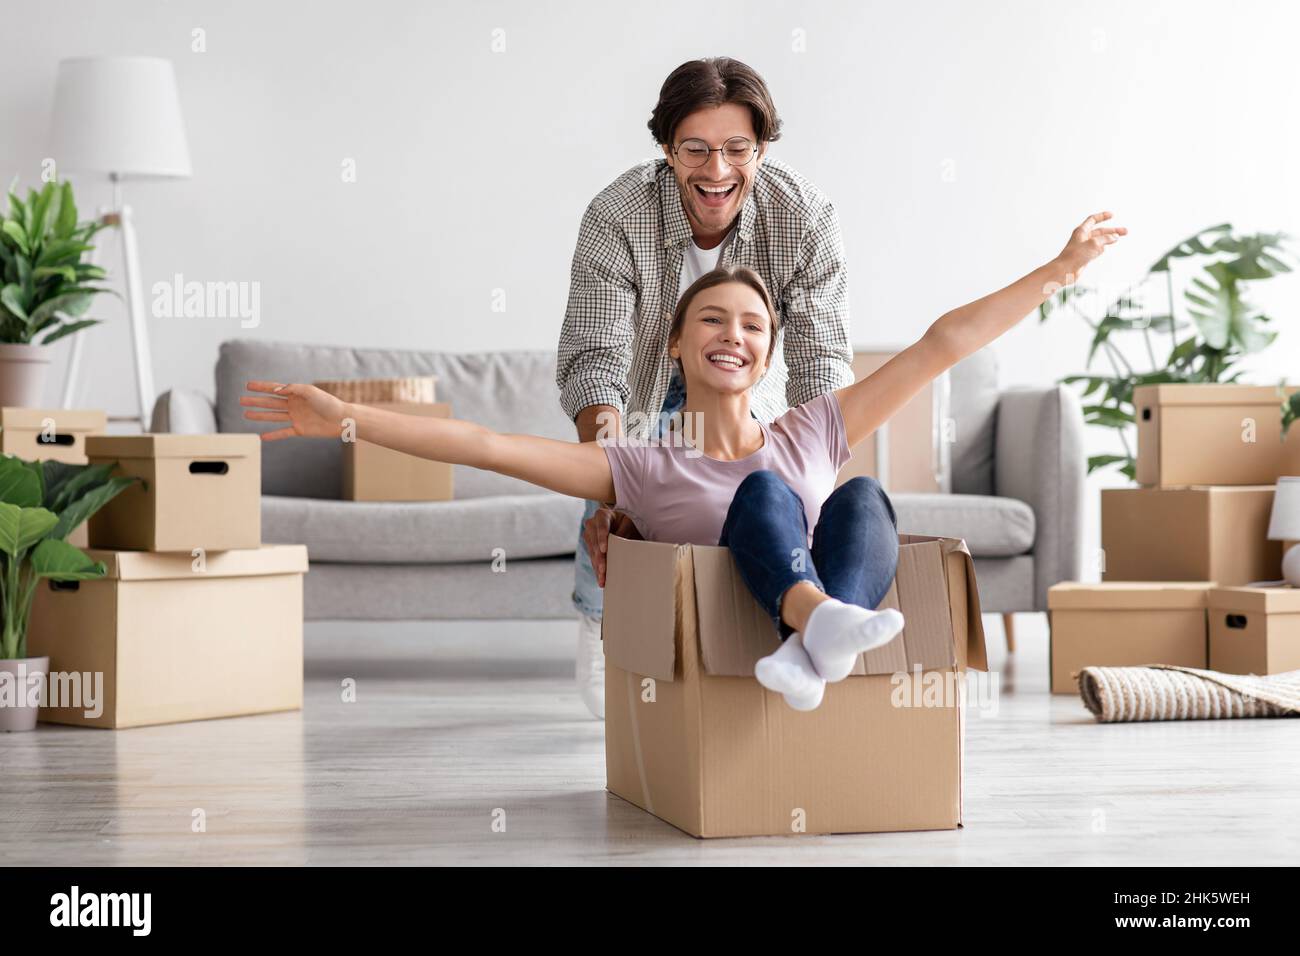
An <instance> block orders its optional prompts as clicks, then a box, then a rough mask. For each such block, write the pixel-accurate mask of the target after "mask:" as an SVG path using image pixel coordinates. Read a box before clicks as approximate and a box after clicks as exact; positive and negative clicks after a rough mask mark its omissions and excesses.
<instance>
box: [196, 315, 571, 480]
mask: <svg viewBox="0 0 1300 956" xmlns="http://www.w3.org/2000/svg"><path fill="white" fill-rule="evenodd" d="M402 375H433V376H436V377H437V379H438V382H437V386H436V390H437V397H438V401H440V402H450V403H451V413H452V415H454V416H455V417H456V418H464V419H468V420H469V421H472V422H478V423H479V424H480V425H485V426H487V427H488V428H491V429H493V430H494V431H503V432H515V433H522V434H527V435H542V436H545V437H547V438H560V439H564V440H566V441H575V440H576V439H577V432H576V431H575V430H574V427H573V423H572V422H570V421H569V419H568V417H567V416H566V415H565V414H564V412H563V411H562V410H561V409H560V398H559V389H558V388H557V387H556V384H555V353H554V352H544V351H518V352H477V353H464V354H461V353H454V352H412V351H407V350H405V349H352V348H342V347H339V346H329V345H297V344H291V343H287V342H262V341H253V340H249V339H235V340H233V341H229V342H223V343H222V344H221V352H220V355H219V357H218V359H217V400H216V407H217V426H218V428H219V429H220V430H221V431H223V432H263V431H270V430H271V427H272V426H270V425H268V424H267V423H265V422H253V421H249V420H247V419H245V418H244V416H243V409H242V408H241V407H240V404H239V397H240V396H241V395H243V394H245V391H244V383H245V382H247V381H248V380H249V379H255V378H261V379H272V380H275V381H282V382H312V381H315V380H317V379H323V378H390V377H395V376H402ZM342 447H343V446H342V443H341V442H338V441H335V440H334V439H327V438H302V439H296V440H294V441H287V442H272V443H268V444H266V445H263V446H262V492H263V493H264V494H268V495H294V496H299V497H307V498H339V497H340V496H341V495H342V490H343V452H342ZM454 473H455V474H454V477H453V481H454V488H455V491H454V493H455V496H456V497H457V498H458V499H459V498H481V497H484V496H488V495H532V494H550V492H547V491H545V489H542V488H538V487H536V486H535V485H530V484H528V483H527V482H523V481H519V480H518V479H515V478H508V477H506V476H505V475H498V474H495V473H494V472H490V471H482V470H480V469H477V468H468V467H464V466H460V465H457V466H456V467H455V468H454Z"/></svg>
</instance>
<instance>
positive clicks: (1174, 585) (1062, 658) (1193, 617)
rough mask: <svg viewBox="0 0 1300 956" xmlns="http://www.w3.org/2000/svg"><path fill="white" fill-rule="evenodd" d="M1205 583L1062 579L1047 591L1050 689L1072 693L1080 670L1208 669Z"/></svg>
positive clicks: (1076, 685) (1076, 686)
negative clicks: (1164, 666) (1160, 666)
mask: <svg viewBox="0 0 1300 956" xmlns="http://www.w3.org/2000/svg"><path fill="white" fill-rule="evenodd" d="M1213 586H1214V584H1213V582H1210V581H1119V582H1107V583H1105V584H1086V583H1081V582H1078V581H1066V582H1063V583H1061V584H1056V585H1053V586H1052V587H1050V588H1048V589H1047V619H1048V625H1049V628H1050V632H1051V645H1050V647H1051V650H1050V653H1049V665H1048V667H1049V670H1050V672H1051V676H1052V693H1053V694H1077V693H1078V692H1079V685H1078V681H1077V678H1078V674H1079V671H1081V670H1083V669H1084V668H1085V667H1140V666H1141V665H1143V664H1173V665H1176V666H1179V667H1202V668H1203V667H1205V666H1206V661H1207V650H1206V624H1205V602H1206V595H1207V594H1208V593H1209V590H1210V588H1212V587H1213Z"/></svg>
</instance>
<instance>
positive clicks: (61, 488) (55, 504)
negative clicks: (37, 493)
mask: <svg viewBox="0 0 1300 956" xmlns="http://www.w3.org/2000/svg"><path fill="white" fill-rule="evenodd" d="M70 467H73V468H75V469H76V473H75V474H73V475H71V476H69V477H67V478H66V479H65V480H63V481H60V482H57V485H58V487H57V488H56V489H55V490H54V491H51V490H49V474H50V473H49V472H48V471H47V472H46V495H47V497H46V501H45V507H47V508H49V509H50V510H51V511H53V512H55V513H56V514H57V513H58V512H60V511H62V510H63V509H64V508H66V507H68V505H70V504H72V502H74V501H76V500H77V499H78V498H80V497H81V496H82V495H84V494H86V493H87V492H88V491H90V489H91V488H94V487H95V486H96V485H100V484H103V483H104V482H105V481H107V480H108V478H109V476H110V475H112V473H113V469H114V468H116V467H117V462H101V463H100V464H97V465H74V466H70Z"/></svg>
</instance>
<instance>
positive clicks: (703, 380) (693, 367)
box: [668, 282, 772, 395]
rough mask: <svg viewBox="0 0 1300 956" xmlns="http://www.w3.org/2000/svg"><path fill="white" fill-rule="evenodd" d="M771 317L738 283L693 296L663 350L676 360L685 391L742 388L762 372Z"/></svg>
mask: <svg viewBox="0 0 1300 956" xmlns="http://www.w3.org/2000/svg"><path fill="white" fill-rule="evenodd" d="M771 342H772V320H771V318H770V317H769V316H768V314H767V306H766V305H764V304H763V297H762V296H760V295H759V294H758V292H757V291H756V290H755V289H753V288H752V287H750V286H748V285H746V284H744V283H743V282H724V283H722V284H721V285H715V286H713V287H711V288H708V289H705V290H704V291H703V292H699V293H697V294H696V296H695V298H694V299H692V300H691V304H690V305H689V306H687V309H686V317H685V318H684V319H683V320H682V327H681V330H680V333H679V334H678V337H677V340H676V341H674V342H671V343H669V347H668V354H669V355H670V356H671V357H673V358H677V359H681V363H682V374H683V376H684V377H685V381H686V387H687V391H688V392H691V391H696V393H697V394H698V393H699V391H705V392H719V393H722V394H724V395H730V394H736V393H740V392H744V391H747V390H748V389H749V388H751V387H752V386H753V385H754V383H755V382H757V381H758V380H759V379H760V378H761V377H762V376H763V373H764V372H765V371H767V357H768V350H769V346H770V344H771Z"/></svg>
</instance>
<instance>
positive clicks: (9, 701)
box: [0, 657, 50, 731]
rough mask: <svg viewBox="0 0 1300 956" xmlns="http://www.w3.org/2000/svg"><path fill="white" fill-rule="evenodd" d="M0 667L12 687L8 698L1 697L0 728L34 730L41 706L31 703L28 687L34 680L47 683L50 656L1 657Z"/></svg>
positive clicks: (5, 729)
mask: <svg viewBox="0 0 1300 956" xmlns="http://www.w3.org/2000/svg"><path fill="white" fill-rule="evenodd" d="M0 671H4V672H6V673H7V675H8V676H7V677H6V678H4V679H5V680H6V681H7V682H8V683H9V684H10V687H9V690H10V691H12V693H11V694H10V695H9V696H8V697H7V698H0V731H15V730H19V731H22V730H35V729H36V718H37V716H38V715H39V714H40V711H41V708H40V706H39V705H37V706H36V707H32V706H30V703H31V702H30V701H29V700H28V697H29V696H30V694H29V691H28V687H29V686H30V685H31V683H32V682H38V683H40V684H42V685H43V684H44V682H45V680H46V678H47V676H48V675H49V673H50V659H49V657H22V658H18V659H16V660H0Z"/></svg>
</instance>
